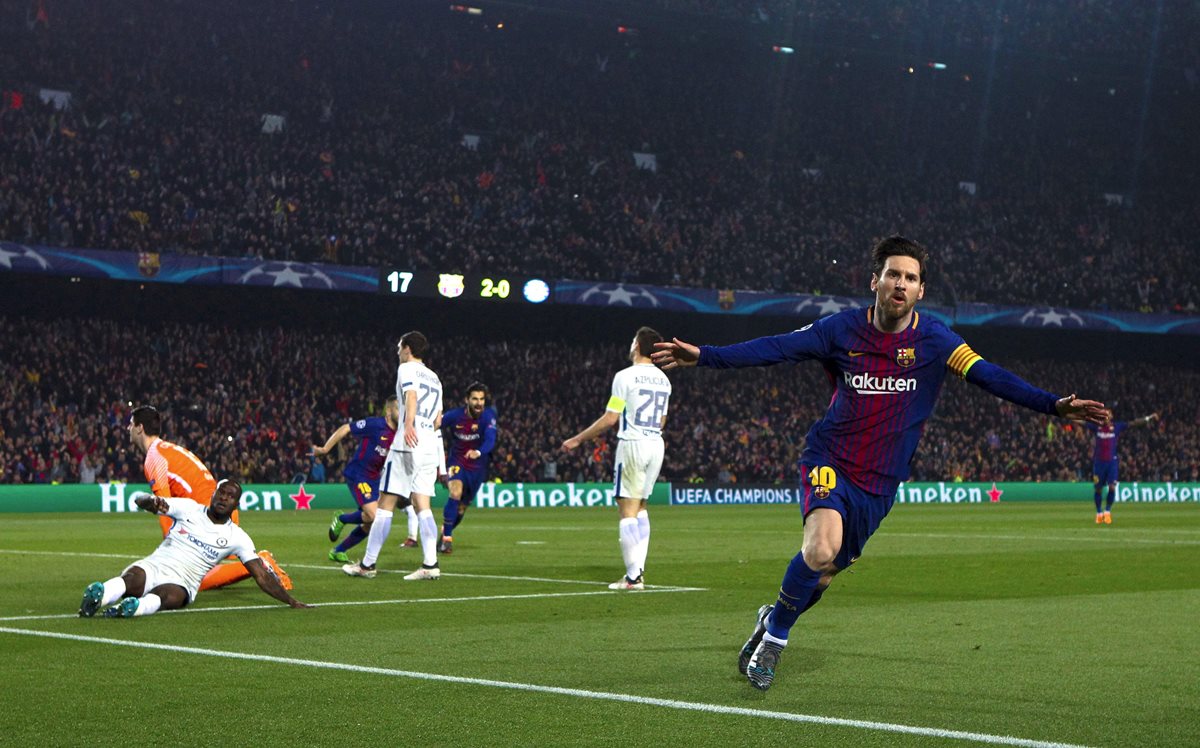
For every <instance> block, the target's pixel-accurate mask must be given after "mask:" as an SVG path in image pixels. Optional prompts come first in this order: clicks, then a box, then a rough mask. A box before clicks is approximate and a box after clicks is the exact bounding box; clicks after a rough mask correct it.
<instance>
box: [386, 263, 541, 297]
mask: <svg viewBox="0 0 1200 748" xmlns="http://www.w3.org/2000/svg"><path fill="white" fill-rule="evenodd" d="M553 291H554V288H553V285H552V284H551V282H550V281H548V280H543V279H542V278H529V277H525V276H516V275H507V274H493V275H488V274H485V273H437V272H434V271H432V270H407V269H405V268H394V267H388V268H383V269H382V270H380V271H379V292H380V293H383V294H387V295H389V296H411V297H415V298H422V299H438V298H441V299H474V300H477V301H492V302H496V303H522V304H544V303H546V302H548V301H550V300H551V296H552V295H553Z"/></svg>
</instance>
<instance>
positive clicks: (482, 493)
mask: <svg viewBox="0 0 1200 748" xmlns="http://www.w3.org/2000/svg"><path fill="white" fill-rule="evenodd" d="M149 489H150V487H149V486H147V485H146V484H144V483H143V484H136V483H128V484H127V483H93V484H87V485H81V484H68V485H61V486H52V485H44V484H39V485H24V486H0V512H109V513H113V512H117V513H119V512H136V511H137V510H138V508H137V506H135V505H134V503H133V498H132V497H133V494H134V493H135V492H137V491H148V490H149ZM670 490H671V489H670V484H668V483H659V484H657V485H656V486H655V487H654V493H653V494H652V495H651V497H650V503H652V504H666V503H667V502H668V500H669V499H668V497H669V495H670ZM447 496H448V491H447V489H446V487H445V486H443V485H440V484H439V485H438V486H437V491H436V495H435V496H434V497H433V502H432V503H433V506H434V507H441V506H444V505H445V503H446V498H447ZM613 504H614V501H613V486H612V484H611V483H484V484H483V485H482V486H480V488H479V493H478V494H477V495H476V497H475V502H474V506H477V507H484V508H487V509H509V508H512V509H518V508H525V507H587V506H613ZM353 507H354V499H352V498H351V497H350V492H349V491H348V490H347V489H346V486H345V484H342V483H307V484H299V485H297V484H261V483H251V484H247V485H245V486H243V487H242V499H241V502H240V504H239V508H240V509H241V510H242V511H267V512H278V511H297V510H298V511H304V510H313V509H315V510H321V511H332V510H335V509H348V508H353Z"/></svg>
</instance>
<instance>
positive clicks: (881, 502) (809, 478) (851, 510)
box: [800, 464, 896, 569]
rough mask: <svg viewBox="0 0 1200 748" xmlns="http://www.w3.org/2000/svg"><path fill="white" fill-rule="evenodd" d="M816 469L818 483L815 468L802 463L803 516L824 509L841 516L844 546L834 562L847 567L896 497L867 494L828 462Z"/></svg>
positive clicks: (853, 560)
mask: <svg viewBox="0 0 1200 748" xmlns="http://www.w3.org/2000/svg"><path fill="white" fill-rule="evenodd" d="M815 471H816V472H817V476H816V483H814V482H813V477H814V476H813V475H812V473H813V472H814V468H813V467H812V466H811V465H803V464H802V465H800V475H801V478H800V486H801V488H803V489H804V504H803V508H804V509H803V511H804V517H805V518H806V519H807V518H808V515H809V512H811V511H812V510H814V509H822V508H824V509H832V510H834V511H835V512H837V513H838V514H840V515H842V548H841V550H840V551H838V554H837V556H835V557H834V559H833V563H834V565H835V566H837V567H838V568H839V569H845V568H846V567H848V566H849V565H850V564H852V563H854V562H855V561H857V560H858V557H859V556H861V555H862V552H863V548H864V547H865V546H866V545H867V541H868V540H869V539H870V538H871V535H873V534H874V533H875V530H877V529H879V523H880V522H882V521H883V518H884V517H886V516H887V513H888V512H889V511H891V509H892V504H893V502H895V500H896V496H895V494H893V495H891V496H880V495H878V494H873V493H867V492H866V491H863V490H862V489H860V488H858V487H857V486H855V485H854V484H853V483H851V482H850V481H849V480H848V479H846V477H845V476H843V475H840V474H838V472H837V471H836V470H834V468H832V467H830V466H828V465H824V466H819V467H817V468H815Z"/></svg>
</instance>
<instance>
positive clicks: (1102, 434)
mask: <svg viewBox="0 0 1200 748" xmlns="http://www.w3.org/2000/svg"><path fill="white" fill-rule="evenodd" d="M1083 425H1084V427H1085V428H1087V430H1088V431H1091V432H1094V433H1095V434H1096V448H1095V450H1094V451H1093V452H1092V462H1112V461H1113V460H1115V459H1117V440H1118V437H1120V436H1121V432H1122V431H1124V430H1125V429H1127V428H1129V424H1128V423H1126V422H1125V421H1118V422H1117V423H1110V424H1108V425H1107V426H1099V425H1097V424H1094V423H1085V424H1083Z"/></svg>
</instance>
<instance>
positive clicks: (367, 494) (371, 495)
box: [346, 475, 379, 508]
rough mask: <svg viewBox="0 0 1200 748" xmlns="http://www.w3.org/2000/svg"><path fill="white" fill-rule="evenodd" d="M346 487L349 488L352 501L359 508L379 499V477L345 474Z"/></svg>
mask: <svg viewBox="0 0 1200 748" xmlns="http://www.w3.org/2000/svg"><path fill="white" fill-rule="evenodd" d="M346 487H347V488H349V489H350V495H351V496H353V497H354V503H355V504H358V506H359V507H360V508H361V507H362V506H363V505H365V504H373V503H375V502H376V501H379V479H378V478H375V479H374V480H371V479H370V478H355V477H353V476H349V475H347V476H346Z"/></svg>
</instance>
